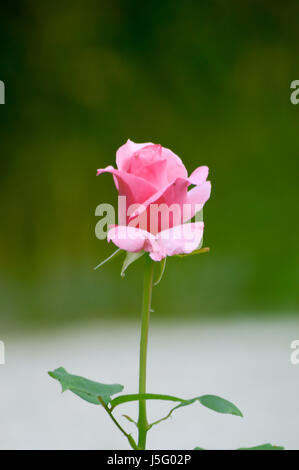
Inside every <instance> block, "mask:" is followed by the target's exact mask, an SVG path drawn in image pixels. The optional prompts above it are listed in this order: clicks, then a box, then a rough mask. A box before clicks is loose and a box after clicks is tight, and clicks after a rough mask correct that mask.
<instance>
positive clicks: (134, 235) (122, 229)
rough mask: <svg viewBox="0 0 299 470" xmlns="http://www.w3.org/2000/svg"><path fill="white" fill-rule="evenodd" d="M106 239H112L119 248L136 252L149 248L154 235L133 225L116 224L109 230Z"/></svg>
mask: <svg viewBox="0 0 299 470" xmlns="http://www.w3.org/2000/svg"><path fill="white" fill-rule="evenodd" d="M107 240H108V242H110V241H112V242H113V243H114V244H115V245H116V246H118V248H120V249H121V250H125V251H130V252H133V253H136V252H138V251H141V250H144V249H146V248H147V249H150V246H151V241H152V240H154V236H153V235H152V234H151V233H148V232H146V231H145V230H141V229H138V228H135V227H127V226H125V225H116V226H114V227H113V228H111V229H110V230H109V232H108V235H107Z"/></svg>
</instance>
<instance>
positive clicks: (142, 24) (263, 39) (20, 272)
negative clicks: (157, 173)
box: [0, 0, 299, 394]
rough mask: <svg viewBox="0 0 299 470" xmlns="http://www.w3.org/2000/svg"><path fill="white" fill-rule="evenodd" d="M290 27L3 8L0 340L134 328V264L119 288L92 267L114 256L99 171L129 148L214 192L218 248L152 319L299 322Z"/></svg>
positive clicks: (181, 269) (185, 268) (105, 6)
mask: <svg viewBox="0 0 299 470" xmlns="http://www.w3.org/2000/svg"><path fill="white" fill-rule="evenodd" d="M298 15H299V8H298V4H297V3H295V2H294V3H293V2H285V3H283V2H276V1H271V2H270V1H262V2H261V1H257V0H254V1H247V0H246V1H242V2H238V1H229V2H224V1H221V0H213V1H210V2H188V1H184V2H182V1H178V0H171V1H170V0H169V1H166V0H164V1H157V0H153V1H150V2H139V1H127V2H122V1H119V0H111V1H110V2H105V1H102V0H97V1H96V0H86V1H85V2H77V1H75V2H58V1H52V2H38V1H33V0H26V1H25V0H20V1H18V2H12V3H9V2H6V3H5V4H3V5H2V7H1V31H0V57H1V68H0V70H1V76H0V79H1V80H3V81H4V83H5V85H6V104H5V105H4V106H2V107H1V109H0V143H1V172H0V207H1V230H0V237H1V238H0V250H1V254H0V258H1V267H0V279H1V282H0V299H1V300H0V308H1V311H0V315H1V327H0V337H1V338H2V339H6V337H9V335H10V334H11V332H13V333H16V332H18V331H19V332H21V333H22V334H23V332H25V331H27V330H29V331H30V334H33V336H34V335H37V333H36V331H37V330H44V331H50V330H51V331H52V328H53V330H55V329H58V330H59V328H64V330H63V331H68V330H69V329H70V328H73V327H74V325H82V324H84V327H85V326H88V325H89V323H90V325H93V324H94V322H95V321H100V322H101V321H105V322H106V321H108V320H115V321H120V320H121V321H122V324H126V323H128V324H129V323H130V322H131V321H137V320H138V318H139V310H140V303H141V286H142V261H141V260H140V261H138V262H137V263H136V264H135V265H134V267H131V268H129V269H128V271H127V276H126V278H125V279H121V278H120V276H119V272H120V258H117V259H115V260H114V261H113V262H111V263H110V264H108V265H106V266H105V267H104V268H103V269H102V270H98V271H94V270H93V267H94V266H95V265H97V264H98V263H99V262H100V261H101V260H102V259H104V258H105V257H106V256H108V255H109V254H110V253H112V251H113V246H111V245H108V244H107V243H106V242H105V241H99V240H97V238H96V237H95V233H94V230H95V225H96V222H97V218H96V217H95V208H96V207H97V205H98V204H100V203H102V202H112V203H114V204H116V198H117V194H116V191H115V188H114V185H113V181H112V178H111V176H110V175H103V176H101V177H100V178H97V177H96V169H97V168H100V167H104V166H106V165H108V164H114V160H115V152H116V149H117V148H118V147H119V146H120V145H122V144H123V143H124V142H125V141H126V140H127V139H128V138H130V139H132V140H134V141H135V142H147V141H152V142H155V143H161V144H162V145H163V146H165V147H169V148H171V149H172V150H173V151H174V152H175V153H177V154H178V155H179V156H180V157H181V158H182V159H183V161H184V163H185V164H186V167H187V168H188V170H189V171H190V172H191V171H192V170H193V169H194V168H196V167H197V166H198V165H199V164H205V165H208V166H209V167H210V179H211V181H212V185H213V189H212V196H211V199H210V201H209V202H208V203H207V204H206V206H205V210H204V220H205V227H206V228H205V238H204V246H209V247H210V248H211V251H210V253H209V254H206V255H201V256H198V257H190V258H188V259H186V260H181V259H170V260H169V262H168V263H167V270H166V274H165V277H164V279H163V281H162V283H161V284H160V286H159V287H158V288H157V289H156V290H155V294H154V303H153V308H154V310H155V313H154V314H153V317H154V318H153V322H154V323H155V321H158V320H163V321H164V322H165V321H169V322H179V321H181V320H182V318H183V319H184V320H190V322H191V321H192V322H193V321H195V320H196V321H197V320H202V321H207V320H213V321H214V320H215V321H217V322H226V321H227V320H228V319H231V318H234V319H236V321H239V320H240V319H241V318H242V319H244V318H245V319H248V318H252V319H256V318H264V317H266V318H267V321H268V322H269V324H271V321H272V320H273V317H274V316H275V317H276V320H275V321H281V322H284V319H285V318H286V317H292V319H293V320H292V321H294V322H295V323H294V324H296V325H297V323H296V321H297V318H298V304H299V296H298V292H299V290H298V281H299V267H298V266H299V249H298V238H299V221H298V193H299V190H298V170H299V160H298V155H299V140H298V125H299V105H298V106H294V105H292V104H291V102H290V83H291V81H292V80H295V79H298V78H299V71H298V52H299V50H298V49H299V47H298ZM190 324H191V323H190ZM292 325H293V324H292ZM265 330H266V328H265ZM290 331H293V335H295V332H294V328H293V326H292V327H291V328H290ZM34 332H35V333H34ZM24 334H25V333H24ZM295 336H296V335H295ZM34 337H36V336H34ZM291 339H294V338H293V337H290V340H291ZM288 348H289V345H288V344H286V351H287V353H286V354H288ZM238 353H239V351H238V352H236V354H238ZM57 365H59V364H57ZM297 375H298V373H297ZM53 394H54V392H53Z"/></svg>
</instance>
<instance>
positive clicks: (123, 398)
mask: <svg viewBox="0 0 299 470" xmlns="http://www.w3.org/2000/svg"><path fill="white" fill-rule="evenodd" d="M139 400H165V401H175V402H180V403H179V404H178V405H176V406H175V407H174V408H172V409H171V410H170V411H169V413H168V414H167V415H166V416H164V417H163V418H161V419H159V420H157V421H155V422H154V423H152V424H150V425H149V428H150V427H152V426H154V425H155V424H159V423H161V421H165V420H166V419H168V418H170V416H171V415H172V413H173V412H174V411H175V410H177V409H179V408H182V407H183V406H188V405H192V403H195V402H196V401H199V402H200V403H201V404H202V405H203V406H205V407H206V408H210V409H211V410H213V411H217V412H218V413H224V414H232V415H235V416H241V417H243V415H242V413H241V411H240V410H239V409H238V408H237V407H236V406H235V405H234V404H233V403H231V402H230V401H228V400H224V398H220V397H217V396H216V395H202V396H201V397H195V398H191V399H190V400H184V399H183V398H179V397H175V396H173V395H161V394H156V393H144V394H138V393H136V394H130V395H120V396H118V397H116V398H114V399H113V400H112V401H111V410H113V409H114V408H115V407H116V406H118V405H122V404H123V403H127V402H130V401H139Z"/></svg>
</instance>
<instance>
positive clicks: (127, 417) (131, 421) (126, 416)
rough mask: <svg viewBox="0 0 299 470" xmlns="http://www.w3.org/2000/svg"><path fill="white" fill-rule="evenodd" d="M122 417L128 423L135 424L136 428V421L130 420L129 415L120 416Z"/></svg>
mask: <svg viewBox="0 0 299 470" xmlns="http://www.w3.org/2000/svg"><path fill="white" fill-rule="evenodd" d="M122 416H123V417H124V418H126V419H127V420H128V421H130V423H133V424H135V426H137V427H138V424H137V423H136V421H135V420H134V419H133V418H131V416H129V415H122Z"/></svg>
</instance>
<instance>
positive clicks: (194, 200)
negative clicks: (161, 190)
mask: <svg viewBox="0 0 299 470" xmlns="http://www.w3.org/2000/svg"><path fill="white" fill-rule="evenodd" d="M210 195H211V183H210V181H206V182H205V183H203V184H200V185H199V186H195V188H192V189H191V190H190V191H188V192H187V201H186V206H185V214H184V222H186V221H187V220H190V219H191V218H192V217H194V215H195V214H196V213H197V212H199V211H200V210H201V209H202V208H203V206H204V204H205V203H206V202H207V200H208V199H209V197H210Z"/></svg>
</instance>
